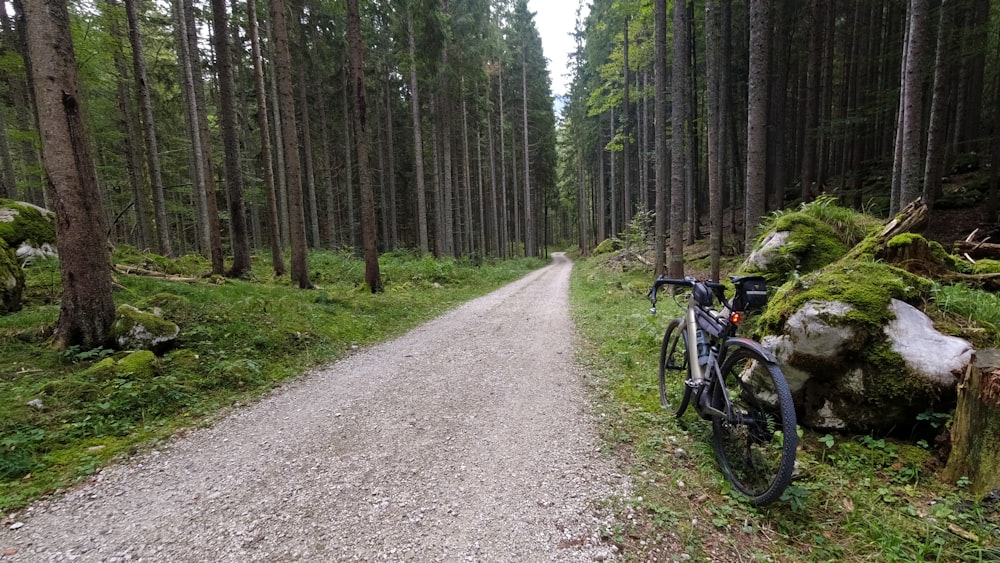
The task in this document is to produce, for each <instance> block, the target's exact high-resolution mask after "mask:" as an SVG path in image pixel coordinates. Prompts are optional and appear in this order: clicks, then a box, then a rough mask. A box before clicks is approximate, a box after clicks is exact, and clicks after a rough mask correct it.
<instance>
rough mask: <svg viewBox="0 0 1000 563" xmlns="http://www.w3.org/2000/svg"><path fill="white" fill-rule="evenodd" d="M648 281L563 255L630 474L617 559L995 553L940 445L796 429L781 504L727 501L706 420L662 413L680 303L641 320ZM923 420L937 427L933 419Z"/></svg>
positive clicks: (643, 275)
mask: <svg viewBox="0 0 1000 563" xmlns="http://www.w3.org/2000/svg"><path fill="white" fill-rule="evenodd" d="M652 280H653V276H652V274H651V272H649V271H646V270H644V269H641V268H640V269H638V270H627V269H626V271H625V272H622V271H621V270H620V269H619V268H615V269H611V268H609V267H607V266H605V265H604V264H603V263H602V261H601V260H600V259H599V258H595V259H592V260H590V261H586V262H578V263H577V266H576V268H574V272H573V278H572V284H571V298H572V302H573V312H574V318H575V319H576V323H577V326H578V329H579V331H580V333H581V335H582V337H583V340H584V342H585V349H584V351H583V358H584V361H585V362H586V363H587V364H588V365H589V366H590V368H591V371H592V372H593V373H594V374H596V383H595V385H594V392H595V393H596V397H597V399H596V403H597V407H596V408H597V410H598V414H599V415H600V417H601V420H602V426H603V432H604V439H605V441H606V443H607V446H608V448H610V449H612V450H614V451H615V453H616V454H617V455H618V456H619V457H620V458H621V459H622V460H624V463H625V464H626V465H627V468H626V471H628V472H629V473H630V474H631V475H632V476H633V481H634V497H633V498H632V499H628V500H627V501H626V506H623V507H622V510H623V511H624V512H627V513H628V514H630V515H631V518H630V519H626V520H624V521H625V522H628V524H627V526H626V529H621V530H609V531H608V536H607V537H608V540H609V541H612V542H615V543H617V544H618V545H619V547H620V548H621V550H622V553H623V554H624V555H625V557H626V560H633V561H647V560H653V561H672V560H673V561H677V560H688V559H690V560H696V561H708V560H711V561H750V560H755V561H816V562H819V561H873V562H874V561H879V562H882V561H996V560H998V558H1000V513H998V508H1000V507H998V506H996V505H989V504H981V503H977V502H975V501H973V500H970V499H969V498H968V496H969V495H967V494H966V487H967V483H963V482H960V483H959V485H958V486H957V487H953V486H949V485H946V484H943V483H941V482H939V481H938V480H937V478H936V476H937V473H938V471H939V470H940V469H941V467H942V465H943V462H942V459H941V452H939V451H937V450H936V449H935V447H934V445H933V444H929V443H928V441H927V440H919V441H914V442H912V443H911V442H905V441H899V440H892V439H888V438H878V439H876V438H873V437H871V436H850V435H839V434H816V433H814V432H810V431H808V430H803V431H802V440H801V446H800V450H799V452H798V454H797V460H798V462H797V469H796V477H795V480H794V481H793V486H792V487H791V488H789V490H788V491H787V492H786V494H785V495H784V497H783V499H782V500H781V501H780V502H778V503H776V504H774V505H772V506H770V507H766V508H763V509H759V508H754V507H752V506H750V505H749V504H748V503H747V502H745V501H744V500H743V499H741V498H740V497H739V496H738V495H737V494H736V493H734V492H733V491H731V490H730V487H729V486H728V484H727V483H726V482H725V481H724V479H723V477H722V476H721V473H719V471H718V469H717V466H716V462H715V457H714V452H713V451H712V448H711V445H710V436H711V428H710V425H709V424H708V423H707V422H704V421H701V420H700V419H698V418H697V416H696V415H694V414H693V413H692V412H688V413H687V414H685V416H684V417H683V418H682V419H680V420H677V419H674V418H673V417H672V416H671V415H670V414H669V413H667V412H665V411H664V410H663V409H662V408H661V407H660V405H659V400H658V390H657V389H658V387H657V381H656V361H657V358H658V354H659V345H660V339H661V338H662V331H663V330H664V329H665V328H666V325H667V324H668V322H669V320H670V319H671V318H674V317H676V316H678V315H679V314H680V312H681V308H680V306H678V305H675V304H674V303H672V302H671V300H670V299H669V298H661V300H660V302H659V303H658V308H659V310H660V314H659V315H657V316H656V317H653V316H651V315H650V314H649V313H648V312H647V311H648V308H649V303H648V301H646V300H645V298H646V291H648V288H649V286H650V285H651V282H652ZM977 299H979V300H978V301H976V302H977V303H982V300H981V299H982V298H981V296H979V297H977ZM996 309H998V310H1000V307H997V308H996ZM680 385H681V384H680V382H677V385H676V387H677V390H678V391H679V388H680ZM675 399H676V398H675ZM925 419H926V420H927V421H928V422H929V424H931V425H936V426H935V427H936V428H937V429H938V430H940V429H943V425H944V423H945V422H946V420H947V415H946V414H945V413H927V415H926V417H925Z"/></svg>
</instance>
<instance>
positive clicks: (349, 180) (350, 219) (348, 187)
mask: <svg viewBox="0 0 1000 563" xmlns="http://www.w3.org/2000/svg"><path fill="white" fill-rule="evenodd" d="M345 73H346V69H345ZM344 79H345V80H344V89H343V90H342V92H343V96H342V99H343V104H342V106H343V121H344V193H345V194H346V195H347V239H348V240H349V241H351V246H354V247H357V246H358V245H359V243H360V242H361V238H360V236H359V233H358V221H357V211H356V210H355V208H354V155H353V154H352V153H353V151H352V150H351V147H352V145H353V144H354V142H353V140H352V139H353V135H351V109H350V108H351V100H350V95H349V93H348V87H347V86H348V83H349V82H348V81H349V79H348V78H347V76H346V75H345V77H344ZM355 135H357V133H356V132H355Z"/></svg>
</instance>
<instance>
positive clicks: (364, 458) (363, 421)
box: [0, 254, 629, 563]
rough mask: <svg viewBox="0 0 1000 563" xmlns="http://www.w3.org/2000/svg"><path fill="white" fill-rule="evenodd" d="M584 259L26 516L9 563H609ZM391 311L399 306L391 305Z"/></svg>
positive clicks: (15, 530)
mask: <svg viewBox="0 0 1000 563" xmlns="http://www.w3.org/2000/svg"><path fill="white" fill-rule="evenodd" d="M571 268H572V264H571V262H570V261H569V260H568V259H567V258H566V257H565V256H562V255H558V254H557V255H555V257H554V260H553V263H552V264H551V265H549V266H548V267H546V268H544V269H541V270H538V271H536V272H533V273H531V274H529V275H527V276H526V277H524V278H522V279H521V280H519V281H517V282H514V283H512V284H510V285H507V286H506V287H504V288H502V289H500V290H498V291H496V292H494V293H492V294H490V295H487V296H485V297H482V298H479V299H476V300H474V301H471V302H469V303H467V304H465V305H463V306H461V307H459V308H457V309H455V310H453V311H452V312H450V313H448V314H445V315H444V316H442V317H440V318H438V319H436V320H434V321H431V322H429V323H426V324H424V325H422V326H420V327H418V328H417V329H415V330H413V331H411V332H409V333H407V334H406V335H404V336H402V337H399V338H397V339H395V340H392V341H389V342H386V343H384V344H380V345H378V346H374V347H372V348H369V349H365V350H362V351H359V352H358V353H355V354H353V355H351V356H350V357H348V358H346V359H344V360H342V361H339V362H337V363H335V364H333V365H330V366H328V367H326V368H324V369H321V370H317V371H315V372H313V373H311V374H309V375H306V376H304V377H302V378H301V379H299V380H297V381H296V382H294V383H291V384H289V385H287V386H285V387H283V388H281V389H280V390H279V391H276V392H275V393H273V394H271V395H270V396H268V397H267V398H265V399H264V400H262V401H260V402H258V403H256V404H254V405H252V406H248V407H243V408H240V409H237V410H236V411H235V412H234V413H233V414H232V415H230V416H228V417H226V418H225V419H223V420H221V421H220V422H218V423H217V424H215V425H214V426H212V427H211V428H205V429H199V430H195V431H191V432H189V433H187V435H186V436H184V437H182V438H175V439H172V440H171V441H170V442H169V443H168V444H166V445H164V446H163V447H162V448H160V449H159V450H157V451H153V452H150V453H148V454H143V455H142V456H139V457H136V458H134V459H132V460H130V461H129V462H128V463H127V464H122V465H117V466H113V467H110V468H107V469H105V470H103V471H101V472H100V473H99V474H98V475H97V476H96V477H95V478H94V479H92V480H91V481H90V482H88V483H87V484H85V485H82V486H80V487H78V488H75V489H73V490H72V491H70V492H68V493H66V494H65V495H63V496H61V497H59V498H54V499H46V500H43V501H40V502H38V503H35V504H34V505H33V506H31V507H29V508H27V509H25V510H22V511H20V513H18V514H14V515H11V516H10V518H8V520H6V521H5V522H4V526H3V528H2V529H0V562H3V563H7V562H8V561H10V562H14V561H107V562H121V561H169V562H180V561H198V562H201V561H212V562H215V561H219V562H225V561H239V562H245V561H268V562H276V561H604V560H608V559H614V558H615V556H616V553H615V549H614V547H612V546H610V545H609V544H607V543H604V542H602V540H601V537H600V531H601V530H602V529H606V528H608V527H611V526H612V525H613V520H612V518H613V516H612V515H611V511H610V510H609V509H608V508H607V504H608V503H607V502H605V501H608V500H611V501H613V500H614V499H618V498H622V497H624V496H627V495H628V490H629V483H628V479H627V477H625V476H623V475H621V474H620V473H619V472H618V470H617V468H616V466H615V464H614V462H613V461H612V460H611V459H609V458H608V457H607V456H605V455H603V454H602V453H601V452H600V449H599V444H598V438H597V437H596V433H595V430H594V424H593V420H592V414H591V413H590V409H589V399H588V395H587V390H586V388H585V385H584V377H585V372H584V371H583V370H582V369H581V368H580V367H579V366H578V365H577V364H576V363H575V358H574V348H573V345H574V339H575V336H574V332H573V329H572V326H571V324H572V323H571V320H570V318H569V312H568V310H569V300H568V287H569V274H570V270H571ZM386 298H387V299H390V298H391V296H386Z"/></svg>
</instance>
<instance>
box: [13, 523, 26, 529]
mask: <svg viewBox="0 0 1000 563" xmlns="http://www.w3.org/2000/svg"><path fill="white" fill-rule="evenodd" d="M23 527H24V522H14V523H13V524H11V525H10V529H11V530H20V529H21V528H23Z"/></svg>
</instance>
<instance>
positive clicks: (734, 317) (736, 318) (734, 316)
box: [729, 312, 743, 325]
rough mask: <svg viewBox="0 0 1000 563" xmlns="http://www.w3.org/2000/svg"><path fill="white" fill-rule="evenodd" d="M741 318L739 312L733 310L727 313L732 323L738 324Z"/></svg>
mask: <svg viewBox="0 0 1000 563" xmlns="http://www.w3.org/2000/svg"><path fill="white" fill-rule="evenodd" d="M742 320H743V315H742V314H740V313H739V312H735V313H732V314H731V315H729V322H731V323H733V324H734V325H738V324H740V321H742Z"/></svg>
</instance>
